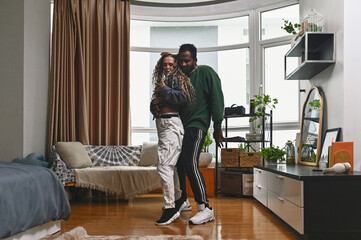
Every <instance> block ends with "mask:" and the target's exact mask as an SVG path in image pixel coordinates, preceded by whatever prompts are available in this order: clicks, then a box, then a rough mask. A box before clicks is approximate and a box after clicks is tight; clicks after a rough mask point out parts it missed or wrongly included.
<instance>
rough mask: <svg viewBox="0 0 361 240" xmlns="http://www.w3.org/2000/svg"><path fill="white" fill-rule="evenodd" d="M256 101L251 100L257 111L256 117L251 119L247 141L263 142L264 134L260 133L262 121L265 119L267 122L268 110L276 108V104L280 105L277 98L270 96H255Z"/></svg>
mask: <svg viewBox="0 0 361 240" xmlns="http://www.w3.org/2000/svg"><path fill="white" fill-rule="evenodd" d="M254 97H255V99H252V100H251V104H252V105H253V108H254V109H255V112H254V116H252V117H250V118H249V122H250V133H249V134H246V138H247V140H251V141H252V140H262V133H260V127H261V123H260V121H259V120H260V119H261V118H264V120H265V121H266V120H267V116H266V115H265V113H266V109H267V108H269V109H270V110H272V109H275V108H276V104H278V100H277V99H276V98H273V99H272V98H271V97H270V95H267V94H263V95H255V96H254Z"/></svg>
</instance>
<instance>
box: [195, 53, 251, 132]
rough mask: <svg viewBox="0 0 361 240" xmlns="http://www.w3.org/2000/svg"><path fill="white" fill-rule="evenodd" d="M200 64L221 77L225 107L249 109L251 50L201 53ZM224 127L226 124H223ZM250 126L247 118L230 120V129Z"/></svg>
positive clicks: (199, 55)
mask: <svg viewBox="0 0 361 240" xmlns="http://www.w3.org/2000/svg"><path fill="white" fill-rule="evenodd" d="M198 64H199V65H208V66H211V67H212V68H213V69H214V70H215V71H216V72H217V73H218V75H219V77H220V79H221V83H222V90H223V95H224V106H225V107H230V106H231V105H232V104H237V105H238V106H241V105H242V106H244V107H245V108H247V109H248V108H249V81H250V79H249V50H248V48H244V49H237V50H228V51H220V52H212V53H199V54H198ZM223 125H224V123H223ZM240 125H248V119H247V118H237V119H229V120H228V127H232V126H240Z"/></svg>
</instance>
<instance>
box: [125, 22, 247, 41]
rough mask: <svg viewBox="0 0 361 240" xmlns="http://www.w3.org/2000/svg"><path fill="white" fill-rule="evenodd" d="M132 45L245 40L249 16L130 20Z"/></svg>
mask: <svg viewBox="0 0 361 240" xmlns="http://www.w3.org/2000/svg"><path fill="white" fill-rule="evenodd" d="M130 29H131V31H130V42H131V46H133V47H156V48H178V47H179V46H180V45H182V44H183V43H193V44H194V45H195V46H196V47H217V46H223V45H233V44H240V43H247V42H248V32H249V31H248V16H245V17H238V18H231V19H223V20H214V21H200V22H196V21H195V22H151V21H140V20H131V22H130Z"/></svg>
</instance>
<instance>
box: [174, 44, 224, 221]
mask: <svg viewBox="0 0 361 240" xmlns="http://www.w3.org/2000/svg"><path fill="white" fill-rule="evenodd" d="M178 64H179V67H180V68H181V70H182V71H183V72H184V73H185V74H186V75H187V76H188V77H189V78H190V80H191V83H192V84H193V87H194V90H195V95H196V101H195V102H194V103H193V104H191V105H190V106H185V107H183V108H182V109H181V111H180V117H181V120H182V123H183V126H184V130H185V133H184V138H183V145H182V151H181V155H180V157H179V160H178V163H177V171H178V175H179V181H180V189H181V190H182V197H181V198H180V199H178V200H177V201H176V208H178V209H179V211H181V210H182V208H183V207H184V206H185V205H186V204H185V202H186V200H187V192H186V175H187V177H188V180H189V183H190V185H191V188H192V191H193V193H194V199H195V201H196V202H197V208H198V212H197V214H196V215H195V216H194V217H192V218H190V219H189V223H190V224H203V223H206V222H210V221H214V220H215V217H214V212H213V209H212V208H211V207H210V206H209V201H208V197H207V192H206V186H205V182H204V179H203V176H202V173H201V172H200V171H199V166H198V164H199V155H200V152H201V149H202V145H203V143H204V140H205V136H206V134H207V131H208V128H209V127H210V122H211V119H212V120H213V127H214V133H213V137H214V139H215V140H216V143H217V146H218V147H221V146H223V144H222V142H223V141H224V140H225V139H224V137H223V133H222V130H221V124H222V121H223V111H224V99H223V93H222V87H221V81H220V79H219V77H218V74H217V73H216V72H215V71H214V70H213V69H212V68H211V67H209V66H205V65H200V66H198V65H197V48H196V47H195V46H194V45H193V44H183V45H182V46H180V48H179V52H178Z"/></svg>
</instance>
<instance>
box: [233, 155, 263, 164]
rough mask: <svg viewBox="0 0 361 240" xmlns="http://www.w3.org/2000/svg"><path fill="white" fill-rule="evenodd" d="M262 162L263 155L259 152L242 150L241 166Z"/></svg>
mask: <svg viewBox="0 0 361 240" xmlns="http://www.w3.org/2000/svg"><path fill="white" fill-rule="evenodd" d="M261 164H262V156H261V154H260V153H259V152H242V153H240V157H239V166H240V167H253V166H254V165H261Z"/></svg>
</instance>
